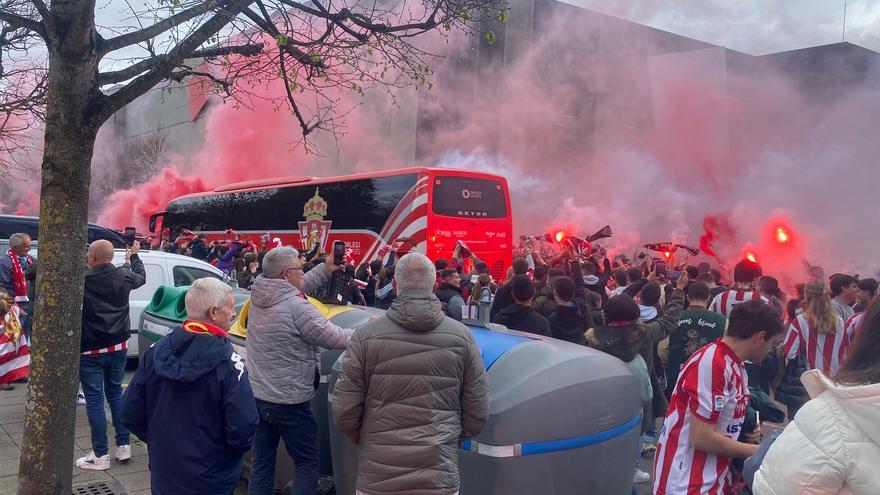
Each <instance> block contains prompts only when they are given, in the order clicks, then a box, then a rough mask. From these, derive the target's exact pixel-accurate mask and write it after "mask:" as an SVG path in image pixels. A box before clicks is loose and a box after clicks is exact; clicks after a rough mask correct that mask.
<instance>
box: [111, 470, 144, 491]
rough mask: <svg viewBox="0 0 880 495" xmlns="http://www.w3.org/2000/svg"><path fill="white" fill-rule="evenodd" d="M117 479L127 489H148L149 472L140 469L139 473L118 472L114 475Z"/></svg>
mask: <svg viewBox="0 0 880 495" xmlns="http://www.w3.org/2000/svg"><path fill="white" fill-rule="evenodd" d="M114 478H116V480H117V481H119V482H120V483H122V485H123V486H125V489H126V490H128V491H137V490H149V488H150V472H149V471H142V472H139V473H130V474H120V475H118V476H114Z"/></svg>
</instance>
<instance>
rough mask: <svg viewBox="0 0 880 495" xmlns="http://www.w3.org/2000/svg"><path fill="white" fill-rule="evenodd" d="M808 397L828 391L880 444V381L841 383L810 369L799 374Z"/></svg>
mask: <svg viewBox="0 0 880 495" xmlns="http://www.w3.org/2000/svg"><path fill="white" fill-rule="evenodd" d="M801 381H802V382H803V384H804V387H806V389H807V392H808V393H809V394H810V398H813V397H816V396H818V395H820V394H822V393H828V394H829V395H831V397H832V398H833V399H834V401H835V402H837V403H838V404H839V405H840V407H842V408H843V409H844V410H845V411H846V413H847V414H848V415H849V417H850V419H852V421H853V423H855V424H856V426H858V427H859V428H860V429H861V430H862V431H863V432H864V433H865V435H867V436H868V437H870V438H871V440H873V442H874V443H875V444H876V445H880V423H878V422H877V411H878V410H880V383H875V384H873V385H855V386H851V385H842V384H839V383H835V382H833V381H831V379H830V378H828V377H827V376H825V375H824V374H822V372H821V371H819V370H810V371H808V372H806V373H804V374H803V376H801Z"/></svg>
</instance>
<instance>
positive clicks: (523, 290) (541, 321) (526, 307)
mask: <svg viewBox="0 0 880 495" xmlns="http://www.w3.org/2000/svg"><path fill="white" fill-rule="evenodd" d="M509 285H510V292H511V295H512V297H513V300H514V304H511V305H510V306H507V307H506V308H504V309H502V310H501V311H499V312H498V314H497V315H495V319H494V320H493V321H492V323H497V324H499V325H504V326H506V327H507V328H509V329H511V330H519V331H520V332H530V333H534V334H538V335H543V336H545V337H552V335H551V333H550V322H548V321H547V318H545V317H544V315H542V314H541V313H538V312H537V311H535V310H534V309H532V300H533V299H534V298H535V284H534V283H532V280H531V279H530V278H529V276H528V275H517V276H515V277H513V280H511V281H510V284H509ZM499 290H501V289H499Z"/></svg>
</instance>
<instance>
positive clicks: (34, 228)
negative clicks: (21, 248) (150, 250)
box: [0, 215, 125, 252]
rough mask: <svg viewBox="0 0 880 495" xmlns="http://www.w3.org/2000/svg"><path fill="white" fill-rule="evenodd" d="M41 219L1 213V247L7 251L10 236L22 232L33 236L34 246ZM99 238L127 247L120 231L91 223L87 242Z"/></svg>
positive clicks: (38, 236) (37, 240) (116, 246)
mask: <svg viewBox="0 0 880 495" xmlns="http://www.w3.org/2000/svg"><path fill="white" fill-rule="evenodd" d="M39 224H40V219H39V218H37V217H23V216H19V215H0V248H2V249H3V251H4V252H6V250H7V249H9V236H11V235H12V234H17V233H22V234H27V235H29V236H31V241H33V245H34V247H36V245H37V243H38V242H39V238H40V235H39V234H40V233H39ZM99 239H106V240H108V241H110V243H111V244H113V247H114V248H122V249H124V248H125V239H123V238H122V235H121V234H120V233H119V232H116V231H114V230H110V229H108V228H107V227H102V226H100V225H95V224H93V223H90V224H89V233H88V238H87V239H86V243H88V244H91V243H92V242H94V241H97V240H99Z"/></svg>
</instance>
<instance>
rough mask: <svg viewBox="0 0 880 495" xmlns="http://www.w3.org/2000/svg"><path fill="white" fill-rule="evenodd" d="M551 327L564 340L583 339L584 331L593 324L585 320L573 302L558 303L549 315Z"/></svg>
mask: <svg viewBox="0 0 880 495" xmlns="http://www.w3.org/2000/svg"><path fill="white" fill-rule="evenodd" d="M550 322H551V327H553V330H554V331H558V332H560V333H561V334H562V336H564V337H566V339H565V340H569V341H570V339H576V340H578V341H583V336H584V331H585V330H586V329H587V328H588V327H591V326H593V325H592V323H593V322H585V321H584V316H583V314H582V313H581V310H580V308H579V307H577V306H576V305H574V304H571V303H569V304H559V305H557V306H556V310H555V311H554V312H553V314H551V315H550Z"/></svg>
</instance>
